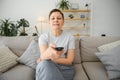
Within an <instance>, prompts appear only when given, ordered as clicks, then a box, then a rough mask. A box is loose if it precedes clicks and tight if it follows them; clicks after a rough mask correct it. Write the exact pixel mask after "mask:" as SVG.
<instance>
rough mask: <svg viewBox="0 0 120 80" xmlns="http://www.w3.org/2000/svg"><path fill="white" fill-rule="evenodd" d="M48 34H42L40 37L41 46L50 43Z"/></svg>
mask: <svg viewBox="0 0 120 80" xmlns="http://www.w3.org/2000/svg"><path fill="white" fill-rule="evenodd" d="M47 40H48V39H47V35H45V34H42V35H41V36H40V37H39V46H41V45H47V44H48V41H47Z"/></svg>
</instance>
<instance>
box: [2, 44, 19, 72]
mask: <svg viewBox="0 0 120 80" xmlns="http://www.w3.org/2000/svg"><path fill="white" fill-rule="evenodd" d="M17 58H18V57H17V56H16V55H15V54H14V53H13V52H12V51H11V50H10V49H9V48H8V47H6V46H0V72H5V71H7V70H8V69H9V68H11V67H13V66H15V65H16V64H17V62H16V59H17Z"/></svg>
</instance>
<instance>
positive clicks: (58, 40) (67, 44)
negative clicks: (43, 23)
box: [39, 31, 75, 57]
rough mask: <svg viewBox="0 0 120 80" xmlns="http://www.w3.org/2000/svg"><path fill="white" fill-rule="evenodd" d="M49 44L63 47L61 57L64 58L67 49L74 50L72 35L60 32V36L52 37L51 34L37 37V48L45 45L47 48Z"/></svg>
mask: <svg viewBox="0 0 120 80" xmlns="http://www.w3.org/2000/svg"><path fill="white" fill-rule="evenodd" d="M50 43H54V44H55V45H56V47H64V53H63V54H62V55H61V57H65V53H66V52H67V50H68V49H75V40H74V37H73V36H72V35H70V34H69V33H67V32H65V31H62V34H61V35H60V36H57V37H56V36H54V35H52V34H51V32H48V33H44V34H42V35H41V36H40V37H39V46H41V45H43V44H45V45H47V46H49V44H50Z"/></svg>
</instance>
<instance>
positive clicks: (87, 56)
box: [80, 36, 120, 61]
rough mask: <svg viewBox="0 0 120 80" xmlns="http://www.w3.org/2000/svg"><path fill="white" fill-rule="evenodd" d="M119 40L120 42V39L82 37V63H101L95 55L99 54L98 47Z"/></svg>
mask: <svg viewBox="0 0 120 80" xmlns="http://www.w3.org/2000/svg"><path fill="white" fill-rule="evenodd" d="M117 40H120V37H113V36H112V37H110V36H109V37H97V36H94V37H82V38H81V39H80V49H81V59H82V61H99V59H98V58H97V57H96V55H95V53H96V52H98V49H97V47H99V46H101V45H103V44H107V43H110V42H114V41H117Z"/></svg>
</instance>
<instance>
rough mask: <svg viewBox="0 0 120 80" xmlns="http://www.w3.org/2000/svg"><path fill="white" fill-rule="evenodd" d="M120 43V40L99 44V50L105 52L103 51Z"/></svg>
mask: <svg viewBox="0 0 120 80" xmlns="http://www.w3.org/2000/svg"><path fill="white" fill-rule="evenodd" d="M119 45H120V40H118V41H115V42H111V43H108V44H104V45H102V46H99V47H98V50H99V51H100V52H103V51H107V50H111V49H112V48H114V47H117V46H119Z"/></svg>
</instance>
